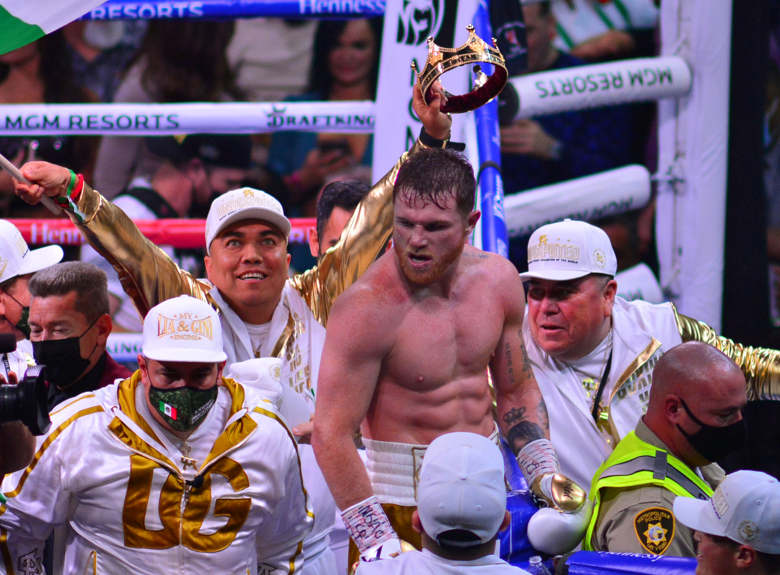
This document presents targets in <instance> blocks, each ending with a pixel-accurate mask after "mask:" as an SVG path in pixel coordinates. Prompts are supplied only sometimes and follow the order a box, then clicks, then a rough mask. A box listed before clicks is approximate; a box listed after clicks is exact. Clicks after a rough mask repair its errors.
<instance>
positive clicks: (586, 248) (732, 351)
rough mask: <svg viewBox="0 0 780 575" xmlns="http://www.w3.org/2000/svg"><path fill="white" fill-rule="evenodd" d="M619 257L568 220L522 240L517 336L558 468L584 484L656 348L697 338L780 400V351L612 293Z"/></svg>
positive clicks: (625, 418)
mask: <svg viewBox="0 0 780 575" xmlns="http://www.w3.org/2000/svg"><path fill="white" fill-rule="evenodd" d="M616 272H617V258H616V257H615V252H614V250H613V249H612V245H611V244H610V241H609V238H608V237H607V234H606V233H604V232H603V231H602V230H600V229H599V228H597V227H596V226H593V225H591V224H589V223H587V222H581V221H573V220H565V221H563V222H558V223H554V224H548V225H545V226H542V227H540V228H539V229H538V230H536V231H535V232H534V233H533V235H532V236H531V238H530V240H529V241H528V271H527V272H525V273H522V274H520V275H521V277H522V278H523V281H524V282H526V283H527V286H528V307H527V309H526V321H524V322H523V339H524V340H525V344H526V348H527V350H528V356H529V358H530V359H531V363H532V365H533V370H534V374H535V375H536V380H537V382H538V384H539V389H540V390H541V392H542V396H543V397H544V401H545V403H546V404H547V410H548V413H549V414H550V439H551V441H552V442H553V443H554V444H555V446H556V448H557V450H558V457H559V460H560V464H561V472H562V473H564V474H566V475H567V476H568V477H570V478H572V479H573V480H574V481H576V482H577V483H578V484H580V485H582V486H588V485H590V482H591V479H592V477H593V475H594V473H595V472H596V470H597V469H598V468H599V466H600V465H601V464H602V463H603V462H604V460H605V459H606V458H607V457H608V456H609V455H610V453H612V450H613V449H614V447H615V445H617V443H618V442H619V441H620V440H621V439H622V438H623V437H625V436H626V435H627V434H628V433H629V432H631V431H632V430H633V429H634V428H635V427H636V426H637V423H638V422H639V420H640V418H641V417H642V415H643V414H644V412H645V411H646V409H647V402H648V399H649V391H650V385H651V383H652V371H653V367H654V366H655V364H656V362H657V361H658V359H659V358H660V357H661V354H663V353H664V352H666V351H667V350H669V349H671V348H672V347H674V346H676V345H679V344H680V343H683V342H686V341H694V340H698V341H703V342H705V343H708V344H710V345H713V346H715V347H717V348H718V349H719V350H721V351H723V352H724V353H725V354H726V355H727V356H728V357H730V358H731V359H733V360H734V361H735V362H736V363H737V365H738V366H739V367H740V368H741V369H742V371H743V372H744V373H745V377H746V379H747V393H748V399H749V400H754V399H773V400H778V399H780V353H778V352H777V351H774V350H768V349H761V348H751V347H746V346H742V345H739V344H736V343H734V342H733V341H731V340H729V339H726V338H724V337H720V336H718V334H716V333H715V331H714V330H713V329H712V328H711V327H709V326H708V325H706V324H704V323H702V322H699V321H696V320H694V319H692V318H689V317H686V316H684V315H682V314H679V313H677V310H676V309H675V307H674V305H672V304H671V303H665V304H660V305H652V304H649V303H646V302H643V301H631V302H629V301H626V300H625V299H623V298H621V297H619V296H617V295H616V293H617V282H616V281H615V279H614V276H615V273H616Z"/></svg>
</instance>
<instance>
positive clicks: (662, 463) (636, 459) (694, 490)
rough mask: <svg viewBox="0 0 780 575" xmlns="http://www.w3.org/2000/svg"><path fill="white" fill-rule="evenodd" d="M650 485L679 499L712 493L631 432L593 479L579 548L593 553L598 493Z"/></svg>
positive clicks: (669, 456)
mask: <svg viewBox="0 0 780 575" xmlns="http://www.w3.org/2000/svg"><path fill="white" fill-rule="evenodd" d="M649 485H654V486H657V487H663V488H664V489H668V490H669V491H671V492H672V493H674V494H675V495H679V496H681V497H694V498H696V499H704V500H706V499H709V498H710V497H712V489H711V488H710V486H709V485H707V484H706V483H705V482H704V481H702V480H701V479H700V478H699V476H698V475H696V474H695V473H694V472H693V470H692V469H691V468H690V467H688V466H687V465H685V463H683V462H682V461H680V460H679V459H677V458H676V457H675V456H674V455H672V454H671V453H669V452H668V451H666V450H665V449H661V448H659V447H655V446H653V445H650V444H649V443H647V442H646V441H642V440H641V439H639V438H638V437H637V436H636V433H634V432H633V431H632V432H631V433H629V434H628V435H626V436H625V437H624V438H623V439H622V440H621V441H620V443H618V444H617V446H616V447H615V450H614V451H613V452H612V454H611V455H610V456H609V457H608V458H607V460H606V461H605V462H604V463H602V464H601V467H599V468H598V471H596V474H595V475H594V476H593V483H592V484H591V487H590V495H591V498H592V499H593V515H592V516H591V519H590V524H589V525H588V531H587V533H586V534H585V540H584V541H583V542H582V548H583V549H584V550H586V551H593V544H592V539H593V532H594V531H595V529H596V521H597V520H598V517H599V507H600V504H601V490H602V489H605V488H607V487H616V488H630V487H643V486H649Z"/></svg>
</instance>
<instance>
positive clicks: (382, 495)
mask: <svg viewBox="0 0 780 575" xmlns="http://www.w3.org/2000/svg"><path fill="white" fill-rule="evenodd" d="M494 425H495V424H494ZM489 439H490V440H491V441H495V443H496V445H498V425H495V427H494V429H493V433H491V434H490V437H489ZM363 445H365V446H366V456H367V457H368V461H366V471H367V472H368V478H369V479H370V480H371V486H372V487H373V489H374V495H376V498H377V499H378V500H379V503H392V504H395V505H403V506H405V507H416V506H417V481H418V480H419V479H420V467H421V466H422V461H423V457H425V450H426V449H428V446H427V445H412V444H410V443H394V442H391V441H376V440H374V439H368V438H366V437H364V438H363Z"/></svg>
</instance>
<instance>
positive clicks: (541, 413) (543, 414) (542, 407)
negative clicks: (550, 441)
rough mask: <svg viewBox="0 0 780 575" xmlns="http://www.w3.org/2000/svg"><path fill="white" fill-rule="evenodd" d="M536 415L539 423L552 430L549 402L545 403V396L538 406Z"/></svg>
mask: <svg viewBox="0 0 780 575" xmlns="http://www.w3.org/2000/svg"><path fill="white" fill-rule="evenodd" d="M536 416H537V417H538V418H539V423H541V424H542V427H543V428H544V429H546V430H547V431H550V416H549V415H548V414H547V404H545V403H544V398H542V399H541V400H540V401H539V405H537V406H536Z"/></svg>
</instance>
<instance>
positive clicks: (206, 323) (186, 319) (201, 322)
mask: <svg viewBox="0 0 780 575" xmlns="http://www.w3.org/2000/svg"><path fill="white" fill-rule="evenodd" d="M167 336H170V337H171V339H176V340H182V339H183V340H195V341H198V340H200V339H201V338H204V337H205V338H206V339H209V340H212V341H213V340H214V326H213V324H212V323H211V318H210V317H207V318H205V319H199V318H198V317H197V316H195V314H191V313H180V314H175V315H174V316H173V317H172V318H171V317H165V316H164V315H161V316H159V317H158V318H157V338H158V339H159V338H163V337H167Z"/></svg>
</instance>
